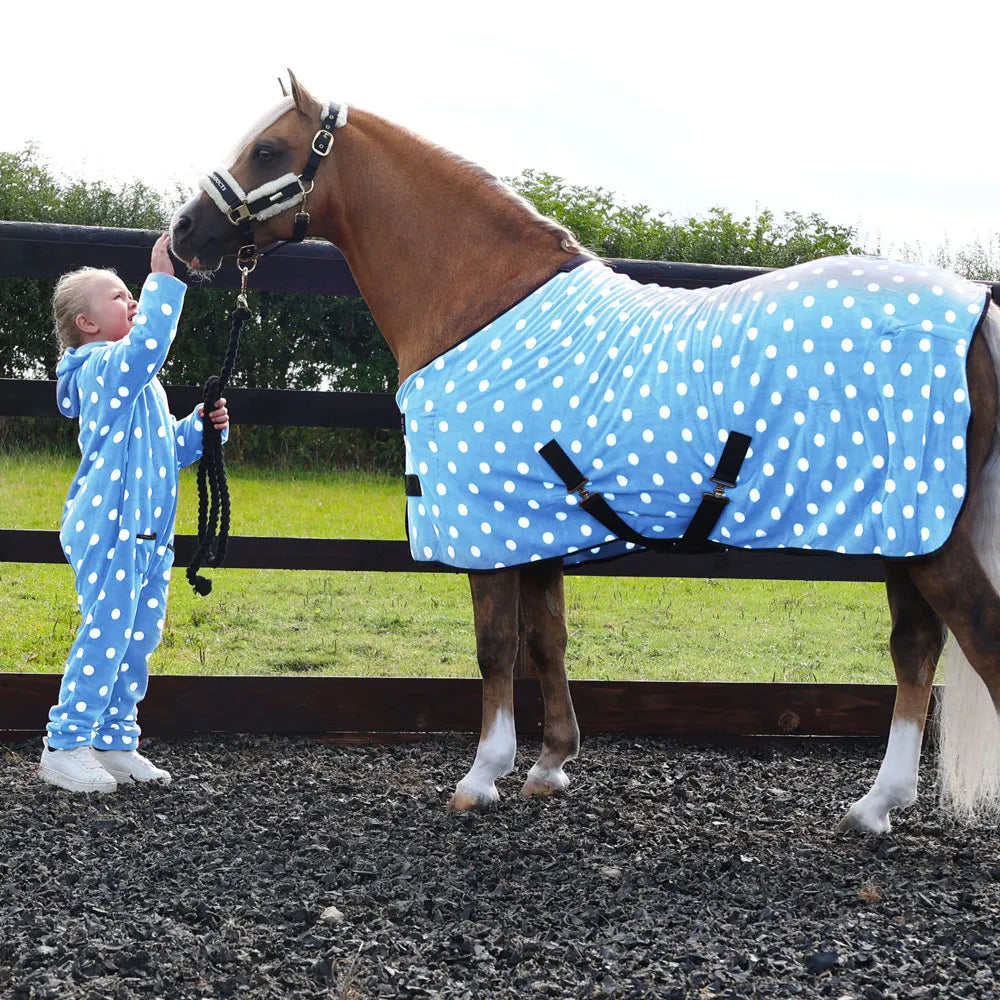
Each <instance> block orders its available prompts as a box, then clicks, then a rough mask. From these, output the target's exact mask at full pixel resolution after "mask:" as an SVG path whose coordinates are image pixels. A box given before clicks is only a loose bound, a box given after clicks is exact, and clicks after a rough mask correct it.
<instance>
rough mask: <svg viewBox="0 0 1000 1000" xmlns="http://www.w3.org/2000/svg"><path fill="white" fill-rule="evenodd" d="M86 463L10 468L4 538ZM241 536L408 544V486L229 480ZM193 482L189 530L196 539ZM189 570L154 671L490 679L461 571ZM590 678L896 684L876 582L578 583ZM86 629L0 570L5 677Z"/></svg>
mask: <svg viewBox="0 0 1000 1000" xmlns="http://www.w3.org/2000/svg"><path fill="white" fill-rule="evenodd" d="M75 468H76V463H75V462H74V461H72V460H71V459H65V458H58V457H53V456H51V455H34V454H19V455H14V456H10V455H6V456H0V528H15V527H16V528H44V529H56V528H58V524H59V514H60V508H61V504H62V499H63V497H64V495H65V491H66V487H67V485H68V484H69V482H70V480H71V478H72V476H73V472H74V470H75ZM229 478H230V491H231V494H232V499H233V511H234V515H233V518H234V520H233V534H241V535H286V536H306V537H338V538H403V537H404V536H403V496H402V488H401V483H400V481H399V478H398V477H392V476H375V475H367V474H360V473H343V472H323V473H320V472H303V471H295V470H293V471H272V470H260V469H246V468H236V467H230V469H229ZM196 503H197V493H196V489H195V483H194V473H193V470H186V471H185V472H184V473H182V477H181V508H180V512H179V516H178V531H179V532H181V533H193V531H194V530H195V522H196ZM208 574H209V575H210V576H211V577H212V578H213V580H214V581H215V589H214V590H213V592H212V594H211V595H210V596H209V597H207V598H201V597H196V596H195V595H194V594H193V593H192V592H191V589H190V588H189V587H188V586H187V584H186V581H185V580H184V578H183V573H182V572H180V571H178V572H176V573H175V579H174V585H173V587H172V588H171V596H170V605H169V611H168V615H167V626H166V630H165V633H164V639H163V643H162V645H161V646H160V649H159V651H158V652H157V654H156V656H155V657H154V659H153V662H152V668H153V670H154V672H159V673H195V674H197V673H203V674H230V673H239V674H304V673H310V674H348V675H367V676H476V675H477V668H476V658H475V640H474V636H473V629H472V612H471V603H470V600H469V591H468V582H467V580H466V578H465V577H464V576H463V575H461V574H444V573H440V574H427V573H414V574H409V573H403V574H401V573H381V574H380V573H364V572H355V573H346V572H314V571H297V570H227V569H220V570H209V571H208ZM566 594H567V605H568V620H569V628H570V646H569V656H568V665H569V670H570V675H571V676H572V677H579V678H599V679H635V680H638V679H646V680H747V681H764V682H772V681H840V682H853V683H864V682H878V683H887V682H891V681H892V670H891V666H890V663H889V653H888V635H889V621H888V612H887V610H886V607H885V598H884V595H883V590H882V587H881V586H879V585H875V584H860V583H810V582H804V583H803V582H784V581H780V582H778V581H764V580H761V581H757V580H695V579H626V578H623V579H618V578H613V577H608V578H585V577H569V578H567V583H566ZM78 622H79V618H78V616H77V613H76V601H75V594H74V590H73V576H72V572H71V571H70V569H69V567H68V566H67V565H35V564H25V563H0V650H2V651H3V655H2V656H0V669H4V670H14V671H58V670H60V669H61V668H62V661H63V657H64V656H65V654H66V651H67V650H68V648H69V646H70V643H71V642H72V640H73V636H74V634H75V631H76V627H77V624H78Z"/></svg>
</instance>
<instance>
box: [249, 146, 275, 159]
mask: <svg viewBox="0 0 1000 1000" xmlns="http://www.w3.org/2000/svg"><path fill="white" fill-rule="evenodd" d="M272 156H274V152H273V151H272V150H271V149H269V148H268V147H267V146H255V147H254V151H253V158H254V159H255V160H269V159H271V157H272Z"/></svg>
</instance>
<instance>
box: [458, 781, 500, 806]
mask: <svg viewBox="0 0 1000 1000" xmlns="http://www.w3.org/2000/svg"><path fill="white" fill-rule="evenodd" d="M499 801H500V793H499V792H498V791H497V786H496V785H493V784H491V785H488V786H484V785H477V786H475V787H473V786H471V785H463V783H462V782H461V781H460V782H459V783H458V784H457V785H456V786H455V791H454V792H452V795H451V798H450V799H449V800H448V811H449V812H482V811H484V810H486V809H492V808H493V807H494V806H496V804H497V803H498V802H499Z"/></svg>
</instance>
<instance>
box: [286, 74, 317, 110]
mask: <svg viewBox="0 0 1000 1000" xmlns="http://www.w3.org/2000/svg"><path fill="white" fill-rule="evenodd" d="M288 79H289V80H290V81H291V83H292V100H293V101H295V107H297V108H298V109H299V111H302V112H304V113H305V114H309V115H312V114H313V113H314V112H315V111H316V109H317V108H318V107H319V101H317V100H316V98H315V97H313V95H312V94H310V93H309V91H308V90H306V88H305V87H303V86H302V84H301V83H299V81H298V80H296V79H295V74H294V73H293V72H292V71H291V70H289V71H288Z"/></svg>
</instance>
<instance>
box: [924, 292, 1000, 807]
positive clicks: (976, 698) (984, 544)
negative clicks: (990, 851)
mask: <svg viewBox="0 0 1000 1000" xmlns="http://www.w3.org/2000/svg"><path fill="white" fill-rule="evenodd" d="M993 293H994V294H993V298H994V299H995V300H996V301H1000V298H998V293H1000V286H994V289H993ZM981 332H982V334H983V336H984V337H985V339H986V342H987V344H988V345H989V349H990V357H991V358H992V360H993V369H994V371H995V372H996V373H997V382H998V392H1000V307H998V306H997V305H996V304H992V305H991V306H990V308H989V310H988V312H987V314H986V316H985V317H984V318H983V322H982V328H981ZM997 421H998V423H997V430H995V431H994V434H993V444H992V447H991V448H990V454H989V457H988V458H987V459H986V463H985V466H984V468H983V470H982V473H981V476H980V481H979V484H978V486H977V488H976V490H975V492H974V494H973V495H972V496H970V498H969V503H970V504H973V509H972V511H971V514H972V534H973V544H974V545H975V548H976V552H977V554H978V555H979V558H980V561H981V562H982V565H983V568H984V569H985V570H986V573H987V574H988V576H989V578H990V580H991V582H992V583H993V588H994V590H996V591H998V592H1000V414H998V416H997ZM942 666H943V667H944V681H945V684H944V688H943V690H942V691H941V695H940V697H939V699H938V708H937V720H936V721H937V734H938V753H939V756H938V771H939V788H940V798H941V805H942V807H943V808H944V810H945V811H946V812H948V813H950V814H951V815H952V816H954V817H955V818H956V819H957V820H959V821H960V822H962V823H965V824H973V823H982V822H985V823H995V822H996V821H997V820H998V819H1000V715H998V713H997V708H996V707H995V706H994V703H993V699H992V698H991V697H990V694H989V691H988V690H987V688H986V685H985V684H984V683H983V681H982V678H980V676H979V674H978V673H976V671H975V670H974V669H973V667H972V665H971V664H970V663H969V661H968V660H967V659H966V658H965V655H964V654H963V653H962V650H961V649H960V648H959V645H958V643H957V642H956V641H955V637H954V636H952V635H949V636H948V641H947V644H946V646H945V651H944V656H943V657H942Z"/></svg>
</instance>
